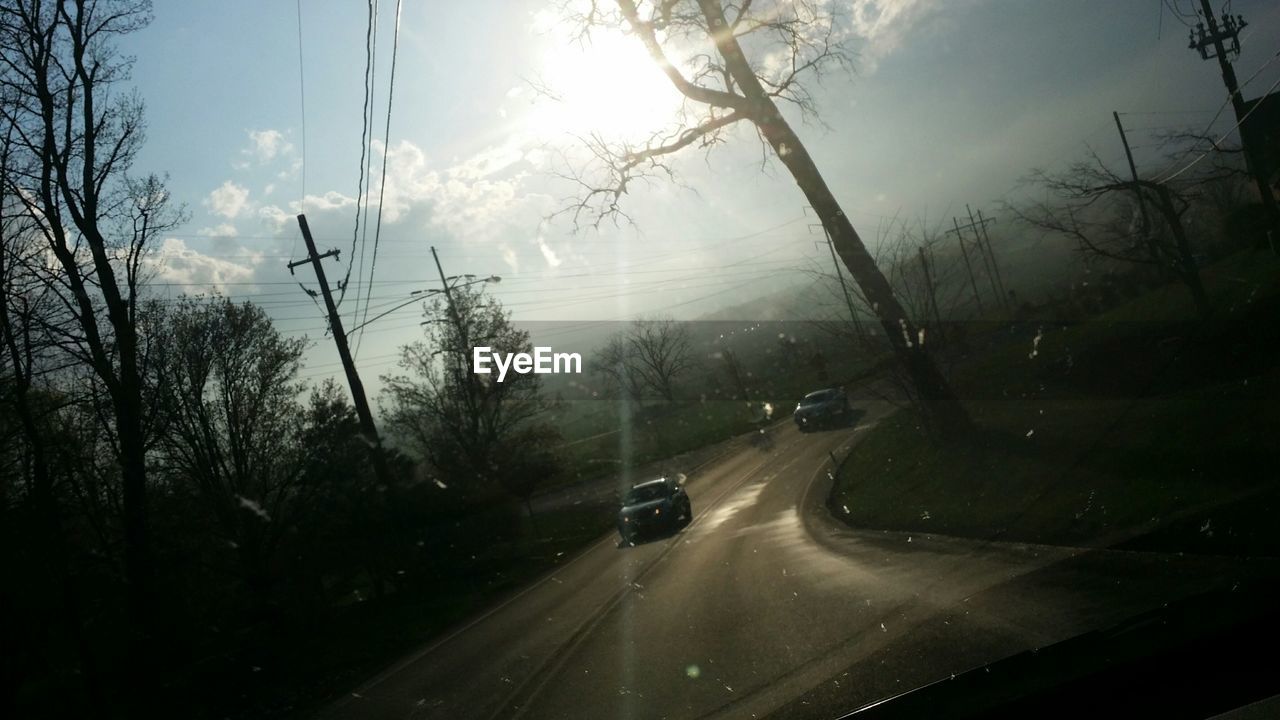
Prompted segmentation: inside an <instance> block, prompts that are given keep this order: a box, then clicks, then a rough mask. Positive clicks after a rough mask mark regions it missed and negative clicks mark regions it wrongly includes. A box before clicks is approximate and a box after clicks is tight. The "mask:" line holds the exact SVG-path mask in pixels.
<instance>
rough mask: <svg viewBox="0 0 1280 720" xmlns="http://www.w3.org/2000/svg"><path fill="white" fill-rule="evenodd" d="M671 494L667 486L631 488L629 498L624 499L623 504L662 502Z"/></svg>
mask: <svg viewBox="0 0 1280 720" xmlns="http://www.w3.org/2000/svg"><path fill="white" fill-rule="evenodd" d="M669 494H670V491H669V490H668V488H667V486H666V485H665V484H657V485H645V486H643V487H637V488H631V491H630V492H628V493H627V496H626V497H625V498H623V504H626V505H636V504H638V503H645V502H649V501H650V500H661V499H662V498H664V497H666V496H667V495H669Z"/></svg>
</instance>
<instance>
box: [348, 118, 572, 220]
mask: <svg viewBox="0 0 1280 720" xmlns="http://www.w3.org/2000/svg"><path fill="white" fill-rule="evenodd" d="M374 152H375V154H376V155H381V153H382V146H381V144H380V143H374ZM526 159H527V158H526V155H525V153H524V152H523V151H522V150H521V149H520V148H519V147H518V146H516V145H514V144H512V143H505V144H503V145H498V146H492V147H488V148H485V149H484V150H481V151H480V152H478V153H476V154H475V155H472V156H470V157H469V158H467V159H466V160H463V161H461V162H456V163H454V164H452V165H450V166H447V167H443V168H439V169H436V168H432V167H431V166H430V165H429V163H428V160H427V157H426V154H425V153H424V152H423V151H422V149H421V148H419V147H418V146H417V145H415V144H413V143H411V142H409V141H407V140H401V141H400V142H398V143H396V144H394V145H392V146H391V147H390V148H388V149H387V176H386V177H387V179H386V189H385V191H384V192H383V211H382V218H383V222H384V223H395V222H397V221H398V220H400V219H401V218H402V217H404V216H405V214H406V213H408V212H410V211H411V210H412V209H413V208H414V207H416V206H418V205H423V204H426V205H429V206H430V211H431V220H430V223H431V224H432V225H433V226H436V227H439V228H441V229H443V230H445V231H446V232H448V233H449V234H451V235H453V236H454V237H456V238H459V239H462V240H468V241H474V242H492V241H495V240H496V239H498V238H499V237H504V236H509V235H510V234H511V232H512V231H515V232H521V233H527V232H528V229H529V228H534V227H537V225H538V224H539V222H540V221H541V219H542V217H543V216H544V215H546V214H547V212H549V210H550V204H551V198H550V197H549V196H547V195H544V194H541V193H538V192H533V191H531V190H530V189H529V188H528V187H527V180H528V178H529V174H528V172H527V168H526V169H524V170H521V169H518V168H517V166H518V165H519V164H520V163H521V162H522V161H524V160H526ZM375 176H380V173H375ZM378 191H379V188H378V187H377V186H376V185H375V186H374V187H373V188H371V189H370V193H369V197H370V198H372V201H373V202H375V203H376V202H377V198H378ZM526 237H527V235H526Z"/></svg>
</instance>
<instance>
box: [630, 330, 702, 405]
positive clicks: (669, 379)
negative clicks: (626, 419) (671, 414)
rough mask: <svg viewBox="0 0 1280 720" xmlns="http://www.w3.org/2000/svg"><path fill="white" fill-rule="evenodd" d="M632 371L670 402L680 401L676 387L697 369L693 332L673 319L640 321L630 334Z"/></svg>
mask: <svg viewBox="0 0 1280 720" xmlns="http://www.w3.org/2000/svg"><path fill="white" fill-rule="evenodd" d="M627 344H628V345H629V346H630V348H631V367H632V371H633V372H634V373H635V374H636V375H638V376H639V378H640V381H641V382H643V383H644V385H645V386H647V387H648V388H649V389H650V390H652V391H653V392H654V393H656V394H657V395H658V396H659V397H661V398H662V399H663V400H666V401H667V402H668V403H673V402H675V400H676V385H677V383H678V382H679V380H680V378H681V376H683V375H684V374H685V373H687V372H688V371H689V370H690V369H691V368H692V367H693V353H692V350H691V347H690V342H689V332H688V330H686V329H685V327H684V326H683V325H680V324H679V323H677V322H676V321H675V320H673V319H671V318H655V319H648V320H637V321H635V322H634V323H632V324H631V329H630V331H629V332H628V333H627Z"/></svg>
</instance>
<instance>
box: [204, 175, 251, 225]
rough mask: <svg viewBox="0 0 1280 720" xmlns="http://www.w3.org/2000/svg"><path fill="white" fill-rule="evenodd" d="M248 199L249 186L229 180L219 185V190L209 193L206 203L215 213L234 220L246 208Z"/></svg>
mask: <svg viewBox="0 0 1280 720" xmlns="http://www.w3.org/2000/svg"><path fill="white" fill-rule="evenodd" d="M248 201H249V188H246V187H244V186H242V185H237V184H235V183H234V182H232V181H230V180H228V181H226V182H224V183H222V185H220V186H218V189H217V190H214V191H213V192H211V193H209V197H208V198H206V199H205V201H204V204H205V206H206V207H208V208H209V210H210V211H212V212H213V213H214V214H216V215H221V216H222V217H224V218H227V219H228V220H233V219H235V217H236V216H238V215H239V214H240V212H241V211H242V210H244V209H245V205H246V203H248Z"/></svg>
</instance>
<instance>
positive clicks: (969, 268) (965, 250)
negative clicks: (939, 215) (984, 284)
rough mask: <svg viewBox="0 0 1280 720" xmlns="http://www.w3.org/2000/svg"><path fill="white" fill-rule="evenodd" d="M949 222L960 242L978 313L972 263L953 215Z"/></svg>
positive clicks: (975, 279)
mask: <svg viewBox="0 0 1280 720" xmlns="http://www.w3.org/2000/svg"><path fill="white" fill-rule="evenodd" d="M951 222H952V224H954V225H955V228H956V229H955V231H954V232H955V234H956V240H958V241H959V242H960V254H961V255H962V256H963V257H964V267H965V270H967V271H968V272H969V285H970V287H972V288H973V299H974V302H976V303H978V312H982V296H980V295H979V294H978V279H977V278H976V277H974V274H973V263H971V262H969V250H968V248H966V247H965V246H964V234H963V233H961V232H960V221H959V220H958V219H957V218H956V217H955V216H954V215H953V216H952V217H951ZM949 232H950V231H949Z"/></svg>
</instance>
